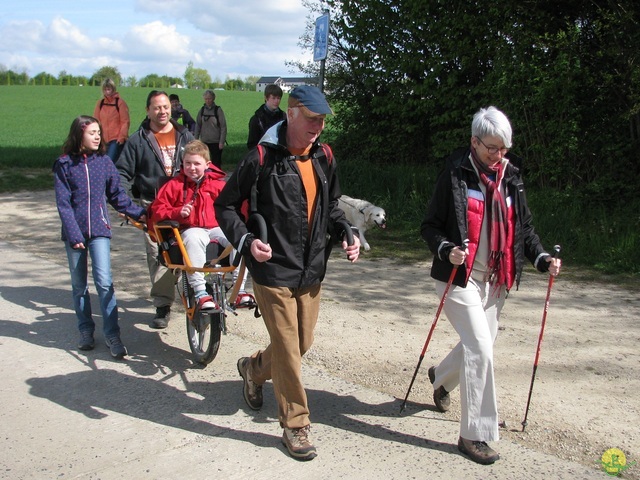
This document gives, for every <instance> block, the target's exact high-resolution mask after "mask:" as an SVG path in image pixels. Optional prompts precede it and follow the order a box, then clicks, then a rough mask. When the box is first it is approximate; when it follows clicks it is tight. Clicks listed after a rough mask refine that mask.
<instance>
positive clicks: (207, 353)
mask: <svg viewBox="0 0 640 480" xmlns="http://www.w3.org/2000/svg"><path fill="white" fill-rule="evenodd" d="M223 316H224V314H223V313H221V312H217V313H204V314H202V313H198V314H196V316H195V317H194V319H193V320H189V317H188V316H187V337H188V339H189V347H190V348H191V352H192V353H193V355H194V356H195V359H196V362H198V363H201V364H203V365H208V364H209V363H211V362H212V361H213V359H214V358H216V355H217V354H218V349H219V348H220V336H221V333H222V324H223V322H224V319H223V318H222V317H223Z"/></svg>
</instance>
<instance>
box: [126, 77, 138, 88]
mask: <svg viewBox="0 0 640 480" xmlns="http://www.w3.org/2000/svg"><path fill="white" fill-rule="evenodd" d="M122 85H123V86H125V87H137V86H138V80H137V79H136V77H135V75H130V76H128V77H127V78H125V79H124V81H123V83H122Z"/></svg>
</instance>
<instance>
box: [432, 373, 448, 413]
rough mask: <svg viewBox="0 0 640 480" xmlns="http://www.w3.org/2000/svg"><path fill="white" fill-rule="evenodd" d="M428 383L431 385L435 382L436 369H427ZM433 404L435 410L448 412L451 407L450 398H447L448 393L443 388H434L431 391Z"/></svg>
mask: <svg viewBox="0 0 640 480" xmlns="http://www.w3.org/2000/svg"><path fill="white" fill-rule="evenodd" d="M429 381H430V382H431V385H433V382H435V381H436V367H431V368H429ZM433 403H435V405H436V408H437V409H438V410H439V411H440V412H442V413H444V412H448V411H449V408H450V407H451V397H450V396H449V392H447V391H446V390H445V389H444V387H443V386H440V387H438V388H436V389H435V390H434V391H433Z"/></svg>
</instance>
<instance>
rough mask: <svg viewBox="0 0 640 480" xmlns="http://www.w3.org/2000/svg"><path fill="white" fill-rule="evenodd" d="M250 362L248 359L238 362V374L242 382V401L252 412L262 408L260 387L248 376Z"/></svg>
mask: <svg viewBox="0 0 640 480" xmlns="http://www.w3.org/2000/svg"><path fill="white" fill-rule="evenodd" d="M250 361H251V360H250V359H249V357H242V358H240V359H239V360H238V373H239V374H240V376H241V377H242V379H243V380H244V386H243V391H242V393H243V394H244V401H245V402H247V405H249V408H251V409H252V410H260V409H261V408H262V385H258V384H257V383H255V382H254V381H253V380H251V376H250V375H249V365H250V363H249V362H250Z"/></svg>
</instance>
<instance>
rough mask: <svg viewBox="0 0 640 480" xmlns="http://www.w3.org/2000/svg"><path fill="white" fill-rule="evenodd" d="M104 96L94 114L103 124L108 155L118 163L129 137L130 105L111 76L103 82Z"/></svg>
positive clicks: (97, 104) (103, 136)
mask: <svg viewBox="0 0 640 480" xmlns="http://www.w3.org/2000/svg"><path fill="white" fill-rule="evenodd" d="M102 94H103V97H102V98H101V99H100V100H98V102H97V103H96V108H95V109H94V110H93V116H94V117H95V118H97V119H98V121H99V122H100V125H102V138H103V139H104V142H105V143H106V145H107V156H108V157H109V158H110V159H111V160H112V161H113V163H116V161H117V160H118V157H119V156H120V152H122V147H124V142H126V141H127V138H129V125H130V124H131V119H130V118H129V107H128V106H127V103H126V102H125V101H124V100H123V99H122V98H120V94H119V93H118V92H116V84H115V83H114V81H113V80H111V79H110V78H106V79H105V80H104V82H102Z"/></svg>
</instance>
